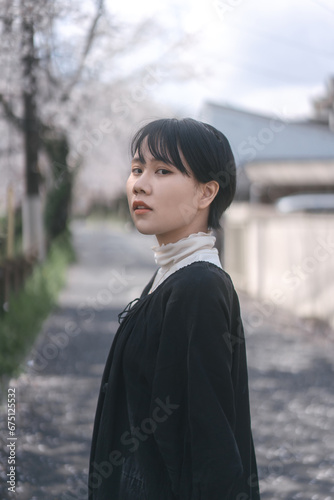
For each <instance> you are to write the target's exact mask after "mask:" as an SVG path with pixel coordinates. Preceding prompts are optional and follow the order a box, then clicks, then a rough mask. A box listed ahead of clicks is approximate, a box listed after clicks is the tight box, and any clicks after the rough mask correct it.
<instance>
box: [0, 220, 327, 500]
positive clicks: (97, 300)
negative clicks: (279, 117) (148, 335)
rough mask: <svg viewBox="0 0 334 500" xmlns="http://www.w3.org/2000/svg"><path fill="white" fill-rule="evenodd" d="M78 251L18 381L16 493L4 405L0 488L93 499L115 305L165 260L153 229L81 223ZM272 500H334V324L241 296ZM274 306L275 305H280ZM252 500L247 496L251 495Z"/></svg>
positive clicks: (46, 498)
mask: <svg viewBox="0 0 334 500" xmlns="http://www.w3.org/2000/svg"><path fill="white" fill-rule="evenodd" d="M72 230H73V233H74V237H75V246H76V249H77V252H78V255H79V260H78V263H76V264H74V265H73V266H71V268H70V269H69V272H68V280H67V286H66V287H65V288H64V290H63V291H62V293H61V295H60V299H59V303H58V306H57V307H56V308H55V310H54V311H53V313H52V314H51V315H50V316H49V318H48V319H47V320H46V321H45V323H44V325H43V328H42V331H41V333H40V335H39V337H38V339H37V342H36V343H35V345H34V348H33V349H32V351H31V353H30V355H29V357H28V359H27V362H26V364H25V369H24V372H23V373H22V374H21V376H20V377H19V378H17V379H12V380H11V381H10V387H15V389H16V425H17V432H16V436H17V441H16V449H15V452H16V493H15V494H13V493H9V492H8V490H7V484H6V481H7V479H8V478H7V476H6V475H7V473H8V464H7V458H8V453H9V449H8V448H7V446H6V445H7V443H8V440H7V438H8V430H7V428H6V408H5V407H4V406H2V407H1V422H2V424H1V427H2V428H1V440H0V458H1V466H0V479H1V486H0V496H1V498H3V499H7V498H17V499H18V500H39V499H43V500H53V499H54V500H69V499H72V500H74V499H77V500H81V499H86V496H87V491H86V481H87V471H88V458H89V449H90V441H91V434H92V428H93V419H94V414H95V408H96V402H97V394H98V389H99V384H100V379H101V375H102V370H103V367H104V363H105V360H106V357H107V354H108V351H109V348H110V345H111V342H112V338H113V334H114V333H115V331H116V329H117V325H118V323H117V314H118V313H119V312H120V311H121V310H122V309H123V308H124V306H125V305H126V304H127V303H128V302H129V301H130V300H132V299H133V298H135V297H137V296H139V294H140V292H141V290H142V288H143V286H144V285H145V284H146V282H147V281H148V280H149V278H150V277H151V275H152V274H153V271H154V269H155V264H154V261H153V257H152V251H151V250H150V248H149V247H150V246H151V245H153V244H155V239H154V238H153V237H144V236H142V235H139V234H138V233H136V232H133V231H131V230H129V231H128V232H124V231H123V230H121V229H120V228H117V227H115V226H111V225H108V224H102V223H85V222H79V221H75V222H73V226H72ZM239 297H240V302H241V307H242V311H243V319H244V325H245V330H246V335H247V353H248V369H249V378H250V397H251V406H252V422H253V434H254V441H255V447H256V452H257V460H258V467H259V474H260V484H261V492H262V499H263V500H269V499H270V500H276V499H284V500H293V499H301V500H331V499H333V500H334V474H333V464H334V437H333V416H334V393H333V371H334V369H333V345H334V337H333V332H332V331H331V330H329V329H328V328H326V326H325V325H321V324H320V323H316V322H313V323H311V322H305V321H301V320H298V319H297V318H295V317H294V316H293V315H292V314H290V313H287V312H286V311H284V310H282V309H280V308H273V307H271V308H270V309H268V305H267V306H266V307H265V306H264V304H261V303H259V302H257V301H255V300H252V299H250V298H249V297H247V296H246V295H244V294H242V293H239ZM271 309H272V310H271ZM242 500H246V499H242Z"/></svg>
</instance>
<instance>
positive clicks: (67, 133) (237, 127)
mask: <svg viewBox="0 0 334 500" xmlns="http://www.w3.org/2000/svg"><path fill="white" fill-rule="evenodd" d="M0 7H1V9H0V33H1V41H0V67H1V74H0V306H1V307H0V380H1V381H2V382H1V383H2V387H3V388H4V387H5V385H6V383H7V382H8V380H9V377H11V376H14V375H15V374H17V373H19V372H18V370H19V368H18V367H19V365H20V363H22V359H24V357H25V356H27V353H28V352H29V349H30V348H31V345H32V342H33V340H34V339H35V337H36V334H37V333H38V331H39V328H40V327H41V324H42V320H43V319H44V318H45V317H47V315H48V314H49V312H50V311H51V308H52V307H53V306H54V304H55V303H56V302H57V296H58V293H59V291H60V289H61V288H62V286H63V285H64V283H65V276H66V269H67V266H68V264H70V263H74V262H75V258H76V257H75V251H74V249H73V245H72V235H71V230H70V226H71V223H73V221H76V222H77V223H79V222H80V221H81V223H84V222H86V221H89V220H97V219H98V220H100V221H101V219H103V220H104V221H109V222H110V221H111V222H113V223H115V224H116V226H117V228H118V230H122V231H123V230H125V231H130V230H131V221H130V219H129V214H128V208H127V201H126V197H125V191H124V186H125V181H126V179H127V177H128V175H129V171H130V152H129V141H130V139H131V137H132V135H133V133H134V132H135V131H136V130H137V129H138V127H140V126H141V125H143V124H144V123H147V122H148V121H151V120H153V119H156V118H160V117H180V118H182V117H186V116H188V117H192V118H195V119H199V120H202V121H205V122H207V123H210V124H212V125H213V126H215V127H216V128H218V129H219V130H221V131H222V132H223V133H224V134H225V135H226V136H227V138H228V139H229V141H230V143H231V146H232V150H233V152H234V155H235V158H236V163H237V194H236V201H235V202H234V204H233V205H232V206H231V207H230V208H229V209H228V211H227V212H226V214H224V216H223V218H222V230H221V231H220V232H219V233H218V234H217V246H218V247H219V249H220V252H221V259H222V262H223V265H224V268H225V269H226V270H227V272H229V273H230V274H231V276H232V278H233V281H234V283H235V285H236V287H237V288H238V290H239V291H240V293H241V294H243V293H244V294H245V297H249V298H252V299H254V300H256V301H257V302H256V304H257V305H256V306H255V305H254V304H253V306H252V309H251V310H250V313H249V314H248V316H247V318H245V325H246V328H247V329H248V330H249V332H253V331H255V330H256V329H258V328H261V327H263V325H267V324H268V322H269V323H270V321H274V319H273V318H276V315H277V314H278V311H280V310H281V309H280V308H283V310H284V311H289V312H291V313H293V314H294V315H297V317H299V318H303V319H304V320H305V321H308V325H310V327H309V328H310V332H311V335H313V336H316V335H318V334H319V332H322V333H321V335H324V332H325V334H326V335H327V334H328V335H332V333H331V334H330V332H332V331H333V328H334V308H333V299H332V297H333V293H334V258H333V256H334V29H333V26H334V5H333V2H332V1H331V0H281V1H280V2H275V3H274V2H266V1H265V0H247V1H246V0H210V1H207V2H203V1H201V0H178V1H164V0H162V1H160V2H153V1H152V0H142V1H141V2H134V1H133V0H122V2H112V1H111V0H85V1H78V0H71V1H69V0H52V1H51V0H30V1H29V0H0ZM217 180H219V181H223V182H224V181H226V179H217ZM73 227H75V226H73ZM76 227H77V228H81V229H77V231H79V232H78V233H77V241H80V242H81V243H82V242H83V243H84V242H85V241H86V243H87V242H88V241H90V239H91V238H93V239H94V237H95V236H94V235H93V236H92V234H90V233H89V234H88V233H87V234H86V236H84V232H83V233H81V231H83V226H76ZM78 234H79V236H78ZM99 235H100V236H101V238H102V235H103V231H102V232H101V233H99ZM132 237H133V238H134V236H132ZM78 238H79V240H78ZM85 238H86V239H85ZM117 238H118V237H117ZM117 238H116V243H115V242H113V243H112V244H111V241H109V240H108V241H109V243H108V245H109V246H108V245H107V243H105V248H104V250H103V251H104V252H106V248H107V246H108V249H109V250H108V251H110V249H111V248H112V245H116V246H117V245H118V244H119V245H121V246H120V248H123V247H122V244H121V243H120V240H118V239H117ZM131 241H132V240H131ZM83 243H82V244H83ZM87 244H88V243H87ZM89 244H90V243H89ZM131 244H134V245H137V240H136V239H135V240H133V241H132V243H131ZM89 248H90V250H89V251H91V252H93V251H94V250H93V248H92V247H89ZM124 248H125V247H124ZM124 248H123V250H124ZM138 248H139V247H138ZM89 251H88V250H87V249H86V252H88V253H89ZM111 253H112V252H111ZM125 253H126V252H125ZM92 255H93V253H92ZM123 255H124V251H123ZM150 257H151V256H150ZM119 258H122V256H119ZM134 258H135V257H134ZM147 269H148V271H149V272H151V269H152V268H151V267H149V266H148V268H147ZM148 271H147V272H148ZM138 273H139V274H138V276H139V277H140V279H142V278H143V279H144V278H145V279H146V274H145V273H144V274H143V275H140V271H138ZM140 279H139V281H140ZM141 284H142V282H141V281H140V282H138V284H137V285H136V286H138V290H139V288H140V287H141ZM87 293H88V292H87ZM127 298H128V297H127ZM122 300H123V299H122ZM124 300H125V298H124ZM129 300H130V297H129ZM245 300H246V299H245ZM247 300H248V299H247ZM121 302H122V301H121ZM36 304H38V307H36ZM76 307H77V306H76ZM290 319H291V318H290ZM289 321H290V320H289ZM285 326H286V325H285ZM290 326H291V325H290ZM287 328H288V327H287ZM254 356H255V354H254ZM50 359H51V358H50ZM254 359H255V357H254ZM328 415H329V414H328ZM90 425H91V424H90ZM275 449H276V450H277V449H278V448H275ZM332 456H333V455H332ZM22 498H23V497H22ZM27 498H28V497H27ZM268 498H269V497H268ZM277 498H278V497H277ZM280 498H292V496H291V497H289V496H286V497H284V496H282V497H280ZM293 498H303V499H305V498H306V496H304V497H302V496H301V497H298V496H294V497H293ZM307 498H309V497H307ZM310 498H311V497H310ZM312 498H314V499H316V500H321V499H322V498H323V499H325V498H326V496H323V497H322V496H321V495H320V496H319V495H318V496H317V497H315V496H314V497H312ZM329 498H332V497H329V496H328V499H329Z"/></svg>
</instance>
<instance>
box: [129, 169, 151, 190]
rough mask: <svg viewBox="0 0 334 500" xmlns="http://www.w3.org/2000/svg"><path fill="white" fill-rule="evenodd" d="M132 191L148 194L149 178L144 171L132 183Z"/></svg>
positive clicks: (149, 188) (149, 187)
mask: <svg viewBox="0 0 334 500" xmlns="http://www.w3.org/2000/svg"><path fill="white" fill-rule="evenodd" d="M132 191H133V193H134V194H138V193H144V194H150V193H151V191H152V188H151V185H150V182H149V179H148V178H147V176H146V175H145V173H143V174H141V176H140V177H139V178H138V179H137V180H136V182H135V183H134V184H133V187H132Z"/></svg>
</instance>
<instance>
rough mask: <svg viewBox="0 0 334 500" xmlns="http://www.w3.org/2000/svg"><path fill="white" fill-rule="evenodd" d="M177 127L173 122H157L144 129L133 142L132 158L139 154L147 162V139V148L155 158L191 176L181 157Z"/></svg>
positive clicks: (142, 160)
mask: <svg viewBox="0 0 334 500" xmlns="http://www.w3.org/2000/svg"><path fill="white" fill-rule="evenodd" d="M177 125H178V124H177V122H176V121H175V123H174V121H173V120H171V122H166V120H157V121H155V122H151V123H149V124H147V125H145V126H144V127H142V128H141V129H140V130H139V131H138V132H137V134H136V135H135V136H134V138H133V140H132V142H131V154H132V157H134V155H135V153H137V154H138V157H139V160H140V161H141V162H142V163H144V162H145V158H144V155H143V143H144V141H145V139H146V138H147V147H148V149H149V151H150V153H151V154H152V156H153V158H155V159H156V160H158V161H162V162H164V163H167V164H171V165H174V166H175V167H176V168H177V169H178V170H180V172H182V173H183V174H186V175H189V173H188V171H187V169H186V168H185V166H184V165H183V163H182V160H181V156H180V150H179V140H178V134H177V130H176V128H177Z"/></svg>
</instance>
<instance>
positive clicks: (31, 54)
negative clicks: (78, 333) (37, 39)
mask: <svg viewBox="0 0 334 500" xmlns="http://www.w3.org/2000/svg"><path fill="white" fill-rule="evenodd" d="M33 8H34V7H33V4H32V3H31V2H29V0H21V16H22V17H21V19H22V68H23V106H24V118H23V132H24V145H25V181H26V196H25V200H24V202H23V224H24V227H23V251H24V253H25V254H31V253H36V254H37V256H38V258H39V259H40V260H43V259H44V257H45V242H44V240H45V237H44V230H43V216H42V210H43V207H42V203H41V200H40V196H39V180H40V173H39V170H38V150H39V131H38V118H37V112H36V95H37V86H36V74H35V67H36V58H35V45H34V21H33V12H32V9H33Z"/></svg>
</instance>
